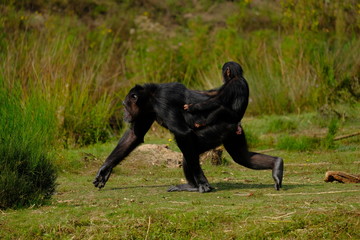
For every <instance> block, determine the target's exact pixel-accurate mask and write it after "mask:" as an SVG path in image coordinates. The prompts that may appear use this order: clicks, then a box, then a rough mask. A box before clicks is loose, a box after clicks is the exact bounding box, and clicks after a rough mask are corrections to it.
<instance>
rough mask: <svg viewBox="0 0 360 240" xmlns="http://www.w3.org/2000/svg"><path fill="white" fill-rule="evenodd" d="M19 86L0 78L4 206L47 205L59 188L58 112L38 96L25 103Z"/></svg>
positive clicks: (0, 174) (0, 190)
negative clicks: (54, 158) (54, 157)
mask: <svg viewBox="0 0 360 240" xmlns="http://www.w3.org/2000/svg"><path fill="white" fill-rule="evenodd" d="M18 89H19V88H17V90H10V88H9V87H5V86H4V84H3V83H2V80H1V79H0V103H1V104H0V208H16V207H23V206H29V205H34V204H35V205H39V204H43V203H44V202H45V201H46V200H47V199H49V198H50V197H51V195H52V194H53V192H54V190H55V180H56V171H55V168H54V166H53V164H52V163H51V161H50V155H49V147H50V145H51V143H52V141H53V139H54V133H55V130H56V129H55V127H54V126H55V117H54V115H55V114H54V112H53V111H51V109H50V108H49V106H48V105H49V104H48V103H47V102H44V101H41V99H39V98H37V97H35V95H33V96H29V97H28V99H27V101H26V102H22V100H21V97H20V95H21V94H20V93H19V92H20V91H19V90H18Z"/></svg>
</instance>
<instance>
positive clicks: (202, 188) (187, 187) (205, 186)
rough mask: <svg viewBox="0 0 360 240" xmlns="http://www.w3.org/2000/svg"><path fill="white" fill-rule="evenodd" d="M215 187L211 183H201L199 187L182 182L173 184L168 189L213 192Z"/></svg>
mask: <svg viewBox="0 0 360 240" xmlns="http://www.w3.org/2000/svg"><path fill="white" fill-rule="evenodd" d="M213 189H214V188H213V187H211V186H210V184H209V183H204V184H199V187H194V186H191V185H190V184H180V185H176V186H171V187H170V188H169V189H168V192H183V191H186V192H200V193H205V192H211V191H212V190H213Z"/></svg>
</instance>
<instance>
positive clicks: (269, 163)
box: [224, 131, 284, 190]
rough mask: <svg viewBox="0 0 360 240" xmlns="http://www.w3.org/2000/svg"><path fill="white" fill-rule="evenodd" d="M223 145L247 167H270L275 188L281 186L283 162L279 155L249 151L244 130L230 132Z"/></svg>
mask: <svg viewBox="0 0 360 240" xmlns="http://www.w3.org/2000/svg"><path fill="white" fill-rule="evenodd" d="M224 147H225V149H226V151H227V152H228V153H229V154H230V156H231V157H232V158H233V159H234V161H235V162H236V163H238V164H240V165H243V166H245V167H247V168H251V169H255V170H263V169H272V176H273V179H274V181H275V189H276V190H279V189H280V188H281V187H282V179H283V171H284V163H283V159H282V158H280V157H273V156H269V155H265V154H261V153H255V152H249V151H248V147H247V143H246V138H245V132H244V131H243V132H242V134H240V135H237V134H236V133H234V134H231V135H230V136H229V137H228V138H227V139H226V140H225V141H224Z"/></svg>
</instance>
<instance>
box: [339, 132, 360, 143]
mask: <svg viewBox="0 0 360 240" xmlns="http://www.w3.org/2000/svg"><path fill="white" fill-rule="evenodd" d="M357 135H360V132H357V133H352V134H347V135H343V136H338V137H336V138H334V141H338V140H341V139H345V138H350V137H355V136H357Z"/></svg>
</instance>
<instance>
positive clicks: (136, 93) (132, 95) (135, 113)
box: [123, 85, 149, 123]
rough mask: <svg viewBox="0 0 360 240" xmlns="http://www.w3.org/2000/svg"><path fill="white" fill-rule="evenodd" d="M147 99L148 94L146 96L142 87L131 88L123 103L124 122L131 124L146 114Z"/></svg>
mask: <svg viewBox="0 0 360 240" xmlns="http://www.w3.org/2000/svg"><path fill="white" fill-rule="evenodd" d="M148 98H149V97H148V94H146V91H145V89H144V88H143V87H142V86H139V85H136V86H135V87H133V88H132V89H131V90H130V92H129V93H128V95H127V96H126V97H125V100H124V101H123V105H124V109H125V114H124V120H125V121H126V122H130V123H131V122H133V121H135V120H136V119H137V118H138V117H139V116H140V114H144V113H146V112H148V110H149V109H148V107H147V104H148V102H149V99H148Z"/></svg>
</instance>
